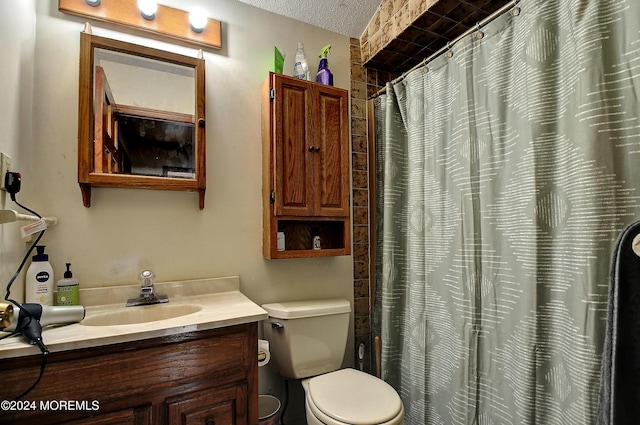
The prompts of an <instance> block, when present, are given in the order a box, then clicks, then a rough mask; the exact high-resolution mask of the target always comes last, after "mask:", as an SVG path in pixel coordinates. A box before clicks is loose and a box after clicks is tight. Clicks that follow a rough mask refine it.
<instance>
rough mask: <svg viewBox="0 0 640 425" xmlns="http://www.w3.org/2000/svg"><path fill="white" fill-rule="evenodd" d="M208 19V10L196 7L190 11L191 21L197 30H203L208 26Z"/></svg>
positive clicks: (192, 26)
mask: <svg viewBox="0 0 640 425" xmlns="http://www.w3.org/2000/svg"><path fill="white" fill-rule="evenodd" d="M208 19H209V16H208V15H207V11H206V10H204V9H202V8H200V7H194V8H193V9H191V10H190V11H189V23H190V24H191V29H192V30H194V31H195V32H202V30H204V28H205V27H206V26H207V20H208Z"/></svg>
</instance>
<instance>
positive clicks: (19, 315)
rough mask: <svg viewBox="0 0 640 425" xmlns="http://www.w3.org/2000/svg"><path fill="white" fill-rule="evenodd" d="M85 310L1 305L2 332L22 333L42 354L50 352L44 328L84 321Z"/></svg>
mask: <svg viewBox="0 0 640 425" xmlns="http://www.w3.org/2000/svg"><path fill="white" fill-rule="evenodd" d="M84 314H85V309H84V306H81V305H70V306H48V305H42V304H35V303H25V304H22V305H21V306H20V307H18V306H15V305H11V304H1V305H0V330H1V331H5V332H22V335H24V337H25V338H26V339H27V341H29V344H32V345H37V346H38V347H40V350H42V352H43V353H44V352H48V351H49V350H48V349H47V347H46V346H45V345H44V343H43V342H42V328H43V327H44V326H47V325H64V324H68V323H76V322H79V321H81V320H82V319H84Z"/></svg>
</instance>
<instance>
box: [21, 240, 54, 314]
mask: <svg viewBox="0 0 640 425" xmlns="http://www.w3.org/2000/svg"><path fill="white" fill-rule="evenodd" d="M44 248H45V246H44V245H38V246H36V251H37V254H36V255H34V256H33V258H32V260H31V265H30V266H29V268H28V269H27V274H26V276H25V291H24V294H25V301H26V302H27V303H37V304H42V305H53V268H52V267H51V264H49V256H48V255H47V254H45V253H44Z"/></svg>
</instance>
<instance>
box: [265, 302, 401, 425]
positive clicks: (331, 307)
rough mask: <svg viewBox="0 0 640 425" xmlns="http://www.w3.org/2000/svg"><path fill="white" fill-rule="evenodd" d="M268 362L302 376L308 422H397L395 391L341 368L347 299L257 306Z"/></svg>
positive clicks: (356, 424) (382, 424) (379, 424)
mask: <svg viewBox="0 0 640 425" xmlns="http://www.w3.org/2000/svg"><path fill="white" fill-rule="evenodd" d="M262 308H264V309H265V310H266V311H267V313H269V318H268V319H267V320H266V321H265V322H264V323H263V325H264V326H263V333H264V338H265V339H267V340H268V341H269V347H270V351H271V362H270V363H269V365H270V366H271V367H272V368H274V369H275V371H276V372H277V373H278V374H280V375H281V376H283V377H285V378H291V379H301V380H302V386H303V388H304V390H305V411H306V416H307V424H308V425H401V424H403V423H404V407H403V405H402V400H401V399H400V396H399V395H398V393H397V392H396V391H395V390H394V389H393V387H391V386H390V385H389V384H387V383H386V382H384V381H383V380H381V379H379V378H376V377H375V376H372V375H369V374H367V373H364V372H361V371H358V370H355V369H341V366H342V359H343V357H344V352H345V349H346V342H347V336H348V332H349V323H350V321H349V318H350V313H351V304H350V303H349V301H348V300H346V299H330V300H314V301H295V302H286V303H271V304H264V305H263V306H262Z"/></svg>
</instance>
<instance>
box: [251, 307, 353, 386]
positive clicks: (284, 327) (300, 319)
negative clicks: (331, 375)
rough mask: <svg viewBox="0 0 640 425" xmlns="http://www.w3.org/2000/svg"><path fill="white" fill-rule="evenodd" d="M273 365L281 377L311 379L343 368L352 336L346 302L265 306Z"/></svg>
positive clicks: (266, 325) (348, 309) (264, 323)
mask: <svg viewBox="0 0 640 425" xmlns="http://www.w3.org/2000/svg"><path fill="white" fill-rule="evenodd" d="M262 308H264V309H265V310H266V311H267V313H269V318H268V319H267V320H265V321H264V322H263V331H264V332H263V333H264V338H265V339H266V340H268V341H269V350H270V351H271V362H270V365H271V366H272V367H273V368H274V369H275V370H276V371H277V372H278V374H279V375H280V376H283V377H286V378H293V379H301V378H308V377H310V376H316V375H320V374H322V373H326V372H332V371H334V370H338V369H340V367H341V366H342V359H343V357H344V351H345V348H346V346H347V335H348V334H349V315H350V313H351V304H350V303H349V301H348V300H346V299H341V298H340V299H325V300H314V301H292V302H283V303H272V304H264V305H263V306H262Z"/></svg>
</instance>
